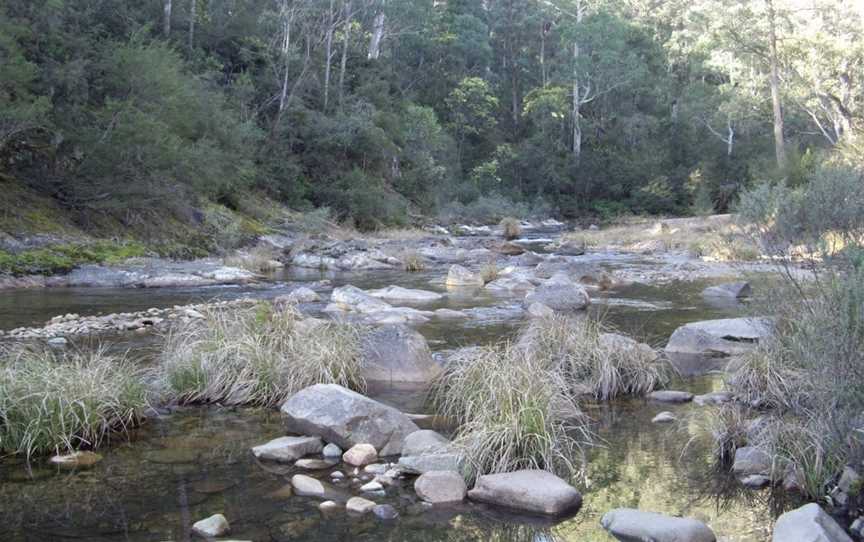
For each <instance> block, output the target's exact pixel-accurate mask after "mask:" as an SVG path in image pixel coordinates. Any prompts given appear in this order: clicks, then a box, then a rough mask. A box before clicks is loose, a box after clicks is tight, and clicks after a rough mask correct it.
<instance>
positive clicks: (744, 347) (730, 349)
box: [666, 318, 774, 356]
mask: <svg viewBox="0 0 864 542" xmlns="http://www.w3.org/2000/svg"><path fill="white" fill-rule="evenodd" d="M773 328H774V326H773V323H772V321H771V320H770V319H768V318H725V319H721V320H706V321H703V322H692V323H690V324H686V325H683V326H681V327H679V328H678V329H676V330H675V332H674V333H672V336H671V337H669V342H668V343H667V344H666V351H667V352H673V353H683V354H707V355H719V356H733V355H737V354H742V353H744V352H747V351H749V350H751V349H752V348H753V347H754V346H755V345H756V343H758V342H759V341H761V340H764V339H766V338H768V337H769V336H770V335H771V333H772V332H773Z"/></svg>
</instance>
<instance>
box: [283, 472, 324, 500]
mask: <svg viewBox="0 0 864 542" xmlns="http://www.w3.org/2000/svg"><path fill="white" fill-rule="evenodd" d="M291 485H292V486H293V487H294V493H296V494H298V495H302V496H305V497H323V496H324V495H325V494H326V493H327V488H326V487H325V486H324V484H323V483H322V482H321V481H320V480H317V479H315V478H312V477H311V476H306V475H305V474H295V475H294V476H292V477H291Z"/></svg>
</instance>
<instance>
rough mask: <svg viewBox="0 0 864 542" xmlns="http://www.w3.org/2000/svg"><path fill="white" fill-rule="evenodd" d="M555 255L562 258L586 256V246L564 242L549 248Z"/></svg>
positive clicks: (574, 242) (575, 242)
mask: <svg viewBox="0 0 864 542" xmlns="http://www.w3.org/2000/svg"><path fill="white" fill-rule="evenodd" d="M549 249H551V251H552V252H554V253H555V254H560V255H562V256H582V255H583V254H585V244H584V243H582V242H577V241H562V242H560V243H558V244H557V245H552V246H551V247H549Z"/></svg>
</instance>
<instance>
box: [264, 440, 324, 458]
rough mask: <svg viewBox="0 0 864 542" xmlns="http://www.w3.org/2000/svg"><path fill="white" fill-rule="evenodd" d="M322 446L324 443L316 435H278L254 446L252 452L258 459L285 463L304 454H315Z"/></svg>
mask: <svg viewBox="0 0 864 542" xmlns="http://www.w3.org/2000/svg"><path fill="white" fill-rule="evenodd" d="M323 447H324V443H322V442H321V439H320V438H318V437H279V438H277V439H273V440H271V441H270V442H268V443H267V444H262V445H260V446H255V447H254V448H252V454H253V455H254V456H255V457H257V458H258V459H267V460H270V461H280V462H283V463H287V462H291V461H295V460H297V459H300V458H301V457H303V456H304V455H309V454H317V453H318V452H320V451H321V449H322V448H323Z"/></svg>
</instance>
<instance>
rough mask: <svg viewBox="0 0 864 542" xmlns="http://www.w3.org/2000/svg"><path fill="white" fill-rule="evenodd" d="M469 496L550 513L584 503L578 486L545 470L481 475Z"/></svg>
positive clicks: (517, 508) (476, 499) (534, 511)
mask: <svg viewBox="0 0 864 542" xmlns="http://www.w3.org/2000/svg"><path fill="white" fill-rule="evenodd" d="M468 496H469V497H470V498H471V499H472V500H475V501H480V502H485V503H489V504H496V505H499V506H504V507H507V508H512V509H515V510H521V511H524V512H532V513H536V514H545V515H550V516H558V515H563V514H566V513H568V512H571V511H575V510H577V509H578V508H579V506H581V504H582V495H580V494H579V492H578V491H576V488H574V487H573V486H571V485H570V484H568V483H567V482H565V481H564V480H562V479H561V478H558V477H557V476H555V475H554V474H552V473H551V472H548V471H545V470H520V471H516V472H506V473H502V474H486V475H484V476H480V477H479V478H477V482H476V483H475V485H474V489H472V490H471V491H469V492H468Z"/></svg>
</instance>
